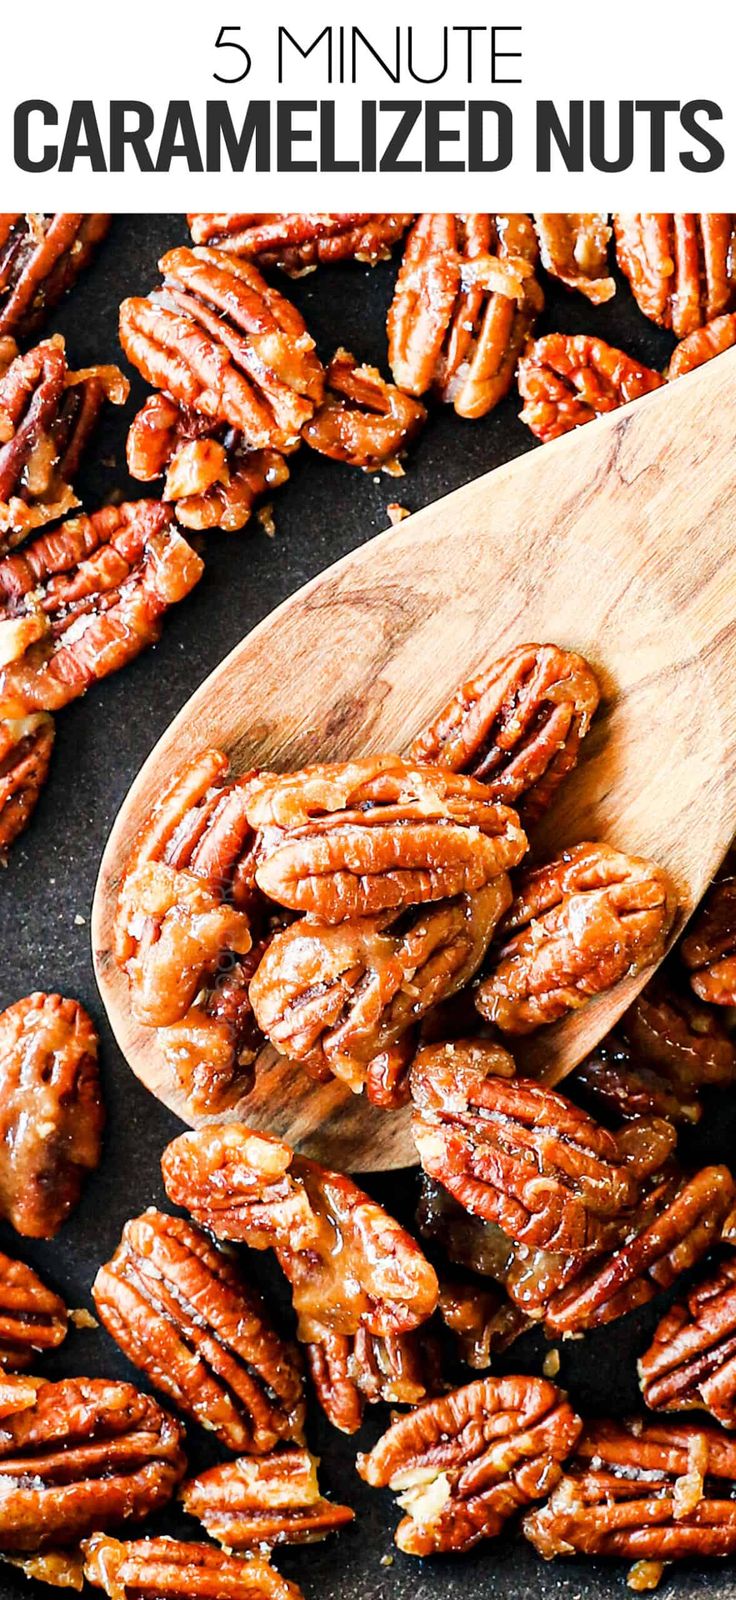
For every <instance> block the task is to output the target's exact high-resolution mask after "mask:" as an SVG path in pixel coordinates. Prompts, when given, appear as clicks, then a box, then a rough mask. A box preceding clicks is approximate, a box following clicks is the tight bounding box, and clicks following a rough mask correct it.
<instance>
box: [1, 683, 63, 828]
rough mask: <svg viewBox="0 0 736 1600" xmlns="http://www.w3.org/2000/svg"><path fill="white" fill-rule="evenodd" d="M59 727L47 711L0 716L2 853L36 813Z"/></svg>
mask: <svg viewBox="0 0 736 1600" xmlns="http://www.w3.org/2000/svg"><path fill="white" fill-rule="evenodd" d="M55 732H56V729H55V727H54V719H53V717H50V716H48V715H47V713H46V712H45V711H38V712H34V713H33V715H32V716H29V717H9V718H4V719H3V718H0V853H1V852H2V851H3V850H7V849H8V847H9V846H10V845H11V844H12V843H13V840H14V839H17V838H18V835H19V834H20V833H22V832H23V830H24V828H27V827H28V824H29V822H30V820H31V817H32V816H33V813H34V811H35V809H36V804H37V802H38V797H39V795H40V793H41V790H42V788H43V786H44V784H45V782H46V779H47V777H48V773H49V767H50V765H51V752H52V750H53V748H54V736H55Z"/></svg>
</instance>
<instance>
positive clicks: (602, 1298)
mask: <svg viewBox="0 0 736 1600" xmlns="http://www.w3.org/2000/svg"><path fill="white" fill-rule="evenodd" d="M735 1196H736V1189H735V1188H734V1182H733V1179H732V1177H731V1174H730V1172H729V1170H728V1168H727V1167H703V1168H702V1170H701V1171H700V1172H698V1173H696V1174H695V1176H694V1177H692V1178H689V1179H686V1180H683V1181H682V1182H681V1184H680V1187H679V1188H678V1189H677V1190H676V1192H675V1193H674V1195H671V1194H670V1195H669V1196H668V1193H667V1190H665V1193H664V1199H665V1200H666V1202H667V1203H666V1208H665V1209H664V1210H662V1209H661V1199H660V1200H659V1203H658V1204H657V1205H656V1208H655V1207H654V1206H653V1205H652V1206H650V1209H652V1210H654V1216H653V1219H652V1220H651V1221H648V1222H645V1224H644V1226H642V1225H641V1222H640V1221H639V1220H638V1219H637V1218H636V1217H635V1218H634V1219H632V1222H631V1224H630V1226H629V1228H628V1230H627V1233H626V1235H625V1241H624V1242H623V1243H622V1244H621V1245H620V1246H619V1247H618V1248H617V1249H614V1251H613V1253H612V1254H611V1255H610V1256H608V1257H607V1258H604V1259H603V1260H602V1261H600V1262H598V1261H596V1262H593V1264H592V1265H591V1266H590V1267H588V1268H586V1269H584V1271H583V1272H582V1273H581V1275H580V1276H579V1277H577V1278H576V1279H575V1281H574V1282H572V1283H570V1284H568V1286H567V1287H564V1288H562V1289H560V1290H559V1291H558V1292H557V1293H556V1294H554V1295H553V1296H552V1298H551V1300H550V1301H549V1302H548V1304H547V1306H546V1308H545V1326H546V1328H547V1330H548V1332H550V1333H553V1334H565V1333H568V1334H569V1333H581V1332H583V1331H584V1330H585V1329H587V1328H597V1327H600V1326H601V1325H602V1324H603V1323H605V1322H611V1321H613V1320H614V1318H616V1317H621V1316H624V1315H625V1314H626V1313H627V1312H629V1311H633V1310H635V1309H636V1307H637V1306H641V1305H645V1304H646V1303H647V1301H649V1300H651V1299H652V1298H653V1296H654V1295H655V1294H657V1293H658V1292H659V1290H660V1289H668V1288H669V1287H670V1285H671V1284H673V1283H674V1282H675V1280H676V1278H677V1277H678V1276H679V1274H680V1273H681V1272H686V1271H688V1270H689V1269H690V1267H692V1266H694V1265H695V1264H696V1262H698V1261H700V1260H701V1258H702V1257H703V1256H704V1255H706V1254H707V1252H708V1251H709V1250H711V1249H712V1248H713V1246H714V1244H716V1243H717V1241H718V1239H719V1237H720V1234H721V1229H722V1227H723V1223H724V1221H725V1219H726V1217H727V1215H728V1213H729V1211H730V1210H731V1207H732V1206H733V1203H734V1197H735ZM654 1198H655V1199H656V1195H655V1197H654Z"/></svg>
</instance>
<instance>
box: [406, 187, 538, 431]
mask: <svg viewBox="0 0 736 1600" xmlns="http://www.w3.org/2000/svg"><path fill="white" fill-rule="evenodd" d="M536 257H537V245H536V240H535V237H534V229H533V227H532V223H531V220H530V218H529V217H527V216H524V215H509V216H505V217H502V216H497V217H496V216H491V215H488V214H487V213H482V214H480V213H479V214H475V215H468V216H460V215H455V214H451V213H440V212H425V213H424V214H423V215H422V216H420V217H418V219H417V221H416V222H415V223H414V226H413V228H412V230H411V233H410V234H409V238H408V240H407V244H406V250H405V254H404V259H403V262H402V264H401V270H400V272H399V276H398V280H397V283H396V292H395V295H394V299H393V304H392V306H391V309H390V311H389V314H388V338H389V363H390V366H391V370H392V372H393V375H394V378H395V380H396V382H397V384H398V385H399V387H400V388H401V389H405V390H406V391H407V392H408V393H409V394H413V395H422V394H425V393H426V392H427V390H428V389H432V390H434V392H435V393H436V394H437V395H438V397H439V399H440V400H444V401H447V402H449V403H450V404H452V405H454V407H455V410H456V411H457V413H458V415H459V416H461V417H481V416H484V415H485V414H486V412H488V411H490V410H491V409H492V408H493V406H495V405H497V403H498V401H499V400H501V399H502V398H503V396H504V395H505V394H507V393H508V391H509V389H510V388H511V384H512V382H513V377H514V370H515V367H516V362H517V360H518V357H519V355H520V354H521V351H522V350H523V348H524V344H525V342H526V340H527V338H528V337H529V335H530V333H531V331H532V328H533V327H534V323H535V321H536V318H537V316H538V315H539V313H540V311H541V310H542V307H543V305H544V297H543V295H542V291H541V289H540V287H539V284H538V283H537V281H536V278H535V276H534V264H535V261H536Z"/></svg>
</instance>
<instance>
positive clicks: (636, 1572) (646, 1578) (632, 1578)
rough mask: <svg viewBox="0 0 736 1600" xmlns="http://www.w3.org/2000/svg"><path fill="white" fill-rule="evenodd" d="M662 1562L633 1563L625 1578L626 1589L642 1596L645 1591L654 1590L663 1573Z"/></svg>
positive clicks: (663, 1566)
mask: <svg viewBox="0 0 736 1600" xmlns="http://www.w3.org/2000/svg"><path fill="white" fill-rule="evenodd" d="M664 1568H665V1563H664V1561H635V1562H634V1565H633V1567H631V1568H630V1569H629V1573H628V1576H627V1578H626V1586H627V1588H628V1589H634V1590H635V1591H636V1593H637V1594H642V1593H643V1592H644V1591H645V1590H646V1589H656V1588H657V1585H658V1584H659V1583H660V1581H661V1579H662V1576H663V1573H664Z"/></svg>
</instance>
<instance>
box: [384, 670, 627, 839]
mask: <svg viewBox="0 0 736 1600" xmlns="http://www.w3.org/2000/svg"><path fill="white" fill-rule="evenodd" d="M599 700H600V689H599V687H598V682H597V679H596V677H595V674H594V673H593V670H592V668H591V667H590V666H589V665H588V662H587V661H586V660H585V659H584V657H583V656H579V655H576V654H575V652H574V651H571V650H561V649H560V648H559V647H558V646H557V645H556V644H524V645H519V646H518V647H517V648H516V649H515V650H511V651H509V654H508V655H505V656H501V657H500V659H499V660H497V661H492V662H491V664H490V666H488V667H486V668H485V669H484V670H483V671H482V672H480V673H479V674H478V675H477V677H475V678H470V679H469V680H468V682H467V683H462V684H460V686H459V688H457V689H456V690H455V693H454V695H453V696H452V699H451V700H449V701H448V703H447V705H445V706H443V707H442V710H441V711H439V712H438V713H437V715H436V717H434V718H433V720H432V721H431V722H430V723H428V724H427V726H426V727H425V728H423V729H422V732H421V733H419V734H417V737H416V738H415V739H414V741H413V742H412V745H411V747H410V750H409V755H410V757H411V759H412V760H413V761H422V762H430V763H431V764H433V765H437V766H440V767H449V769H450V771H451V772H465V773H469V774H470V776H471V777H473V778H477V779H478V781H479V782H480V783H484V784H485V785H486V788H487V790H488V793H489V794H490V796H491V798H492V799H494V800H499V801H504V802H505V803H506V804H507V805H512V806H518V810H519V815H520V817H521V820H522V822H523V823H524V825H525V826H529V825H530V824H533V823H535V822H536V821H538V819H539V817H540V816H541V815H542V813H543V812H544V811H546V809H547V807H548V806H549V805H550V803H551V801H552V800H553V798H554V796H555V794H556V793H557V790H558V788H559V786H560V784H561V783H562V780H563V778H565V777H566V776H567V774H568V772H571V771H572V768H573V767H574V766H575V764H576V762H577V759H578V753H579V750H580V744H581V741H582V740H583V739H584V738H585V735H586V733H587V732H588V729H589V727H590V724H591V721H592V718H593V716H594V714H595V712H596V710H597V707H598V702H599Z"/></svg>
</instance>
